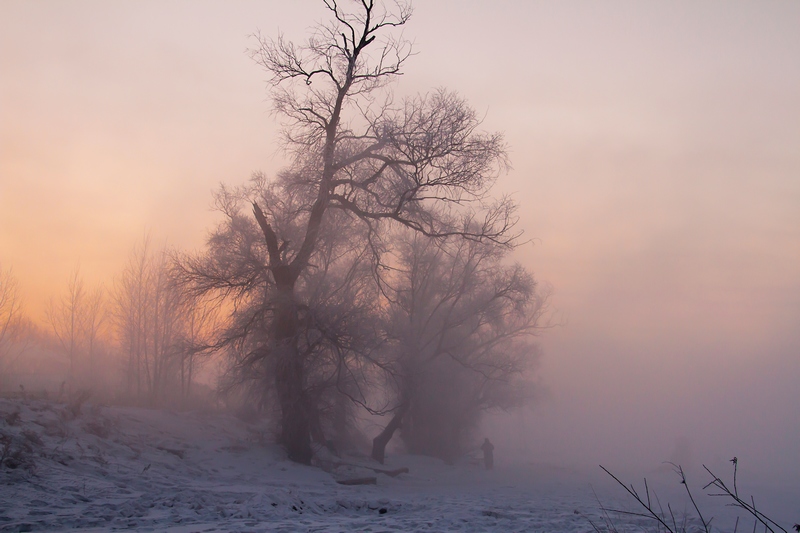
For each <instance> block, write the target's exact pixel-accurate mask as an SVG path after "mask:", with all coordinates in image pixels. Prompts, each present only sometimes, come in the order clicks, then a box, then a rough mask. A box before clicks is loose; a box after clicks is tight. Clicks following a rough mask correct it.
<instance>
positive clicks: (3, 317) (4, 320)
mask: <svg viewBox="0 0 800 533" xmlns="http://www.w3.org/2000/svg"><path fill="white" fill-rule="evenodd" d="M21 322H22V297H21V295H20V292H19V283H18V282H17V278H16V276H14V273H13V271H12V270H11V269H10V268H9V269H8V270H4V269H3V268H2V265H0V386H2V385H3V384H4V382H5V380H6V377H7V376H6V374H7V372H8V367H9V365H10V364H11V360H12V359H14V358H15V356H12V353H19V352H18V350H16V349H15V345H16V344H17V342H18V341H19V339H18V334H19V331H20V326H21Z"/></svg>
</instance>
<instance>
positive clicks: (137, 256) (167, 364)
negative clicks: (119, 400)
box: [113, 238, 191, 403]
mask: <svg viewBox="0 0 800 533" xmlns="http://www.w3.org/2000/svg"><path fill="white" fill-rule="evenodd" d="M113 315H114V320H115V325H116V330H117V338H118V341H119V343H120V345H121V347H122V349H123V351H124V353H125V354H126V355H127V364H126V374H127V379H126V382H127V390H128V393H129V394H133V395H135V396H136V397H137V398H139V399H147V400H148V401H149V402H151V403H159V402H163V401H165V400H166V399H167V397H168V396H171V394H170V392H169V391H171V390H177V388H178V387H179V386H180V378H181V376H180V370H181V368H182V361H183V360H184V357H183V352H182V350H183V349H184V348H185V347H186V344H185V338H186V334H187V333H186V330H187V328H188V327H189V322H190V319H191V318H190V315H191V313H189V312H187V305H186V296H185V295H184V293H183V292H182V291H181V290H180V289H179V288H178V287H177V285H175V283H173V280H172V278H171V276H170V271H169V263H168V253H167V251H166V250H161V251H158V252H155V253H153V252H151V249H150V243H149V239H148V238H145V239H144V241H143V242H142V244H141V245H140V246H137V247H136V248H135V249H134V250H133V252H132V253H131V256H130V259H129V261H128V265H127V266H126V268H125V269H124V270H123V272H122V274H121V276H120V277H119V278H118V279H117V282H116V286H115V291H114V312H113ZM173 385H174V386H175V388H174V389H173Z"/></svg>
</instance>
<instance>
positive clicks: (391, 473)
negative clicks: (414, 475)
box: [372, 466, 408, 477]
mask: <svg viewBox="0 0 800 533" xmlns="http://www.w3.org/2000/svg"><path fill="white" fill-rule="evenodd" d="M372 470H373V472H375V473H376V474H386V475H387V476H389V477H397V476H399V475H400V474H408V468H407V467H405V466H404V467H402V468H396V469H394V470H384V469H382V468H373V469H372Z"/></svg>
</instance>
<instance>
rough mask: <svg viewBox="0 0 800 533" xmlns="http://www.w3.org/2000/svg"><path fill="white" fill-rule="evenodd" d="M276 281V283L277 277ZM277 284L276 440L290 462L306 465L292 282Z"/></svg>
mask: <svg viewBox="0 0 800 533" xmlns="http://www.w3.org/2000/svg"><path fill="white" fill-rule="evenodd" d="M276 278H278V280H280V278H279V276H276ZM280 281H282V280H280ZM280 281H278V283H279V286H278V291H277V292H278V295H277V301H276V302H275V304H276V306H275V307H276V315H275V323H274V335H275V337H274V338H275V344H276V356H277V358H278V360H277V365H276V372H275V387H276V390H277V392H278V401H279V403H280V407H281V431H280V439H281V444H283V446H284V447H285V448H286V452H287V454H288V456H289V459H290V460H292V461H295V462H297V463H302V464H310V463H311V456H312V452H311V429H310V417H309V412H308V409H309V405H308V402H307V398H306V395H305V391H304V387H303V385H304V383H303V362H302V361H301V360H300V354H299V353H298V347H297V330H298V324H297V323H298V319H297V305H296V302H295V301H294V282H293V281H292V282H291V283H289V284H283V283H280Z"/></svg>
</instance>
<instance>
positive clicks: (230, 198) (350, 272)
mask: <svg viewBox="0 0 800 533" xmlns="http://www.w3.org/2000/svg"><path fill="white" fill-rule="evenodd" d="M291 178H292V176H291V175H287V174H282V175H281V176H280V177H279V178H278V179H277V180H276V181H275V182H267V181H266V180H265V179H264V177H263V176H261V175H255V176H254V177H253V179H252V180H251V181H250V182H249V183H248V184H247V185H245V186H243V187H238V188H235V189H229V188H225V187H222V188H221V189H220V190H219V191H218V192H217V193H216V200H217V206H218V208H219V209H220V211H221V212H222V213H223V214H224V215H225V217H224V219H223V221H222V223H221V224H220V225H219V226H218V227H217V229H216V230H215V231H214V233H213V234H212V236H211V238H210V239H209V242H208V247H207V249H206V251H205V252H204V253H202V254H199V255H187V254H184V255H181V256H178V257H177V258H176V261H175V265H174V268H175V270H174V272H175V277H176V279H178V280H180V282H181V287H182V288H183V290H185V291H186V293H187V294H189V295H190V296H192V297H198V298H207V299H210V300H212V301H218V303H219V305H221V306H222V307H225V308H226V309H227V310H228V311H229V316H228V318H227V321H226V326H225V327H224V328H221V329H220V330H218V335H217V336H216V338H215V339H214V341H213V343H211V344H210V345H208V346H207V347H206V348H205V349H206V350H223V351H225V352H226V354H227V360H228V363H229V366H228V368H227V372H226V373H225V376H224V377H223V382H222V385H223V387H222V388H223V391H232V390H234V389H240V388H242V387H244V389H245V393H246V394H247V396H248V397H250V398H252V401H253V402H254V404H255V405H257V406H260V407H265V406H275V407H278V414H279V415H280V404H279V402H278V401H277V398H278V394H279V390H278V387H277V383H276V380H275V374H276V372H277V370H276V369H277V367H278V365H279V364H280V362H281V361H280V355H281V351H280V350H278V349H276V348H277V347H276V343H275V340H274V336H273V334H272V332H273V324H274V321H275V320H276V305H275V300H276V298H277V294H278V293H277V284H276V283H275V282H274V279H273V277H272V276H271V275H270V274H269V271H268V270H267V269H266V268H265V264H267V262H268V261H269V257H268V253H269V252H268V248H267V246H266V243H265V242H264V237H263V233H262V231H261V229H260V227H259V226H258V224H257V223H256V221H255V220H254V219H253V218H252V217H250V216H247V215H246V214H244V213H242V210H243V208H244V207H245V206H248V207H250V208H252V205H253V202H258V203H259V204H261V205H264V206H265V209H266V210H267V212H266V215H265V216H269V217H270V219H271V220H272V226H273V227H274V228H275V231H276V232H277V233H279V234H281V235H283V236H285V237H286V239H287V241H288V240H292V239H294V238H298V237H296V236H297V235H300V234H301V233H302V231H303V229H304V228H303V224H302V223H303V217H302V216H300V215H299V213H302V212H303V211H304V210H307V209H308V205H309V203H310V202H309V201H308V199H307V198H306V196H307V195H306V192H305V191H302V190H298V189H297V188H295V187H294V182H293V181H292V179H291ZM329 220H332V221H334V222H335V223H332V224H327V225H325V226H324V227H322V228H321V230H320V233H319V235H318V239H317V247H316V249H315V251H314V254H313V256H312V262H313V264H314V268H311V269H306V270H304V271H303V272H302V273H301V275H300V277H299V278H298V280H297V282H296V284H295V291H296V292H295V297H296V299H297V301H298V302H300V303H299V304H298V309H297V344H296V346H297V357H298V364H299V365H300V367H301V370H302V374H303V380H304V382H303V388H304V398H303V399H304V401H305V402H306V411H307V413H308V415H307V416H308V421H309V432H310V437H311V438H312V439H313V440H315V441H317V442H319V443H321V444H322V443H325V442H326V441H328V440H329V438H328V437H326V436H325V435H333V437H334V438H333V440H338V441H340V442H345V443H346V441H348V440H349V433H350V431H351V430H352V424H351V423H350V422H351V421H350V420H349V418H350V416H351V414H352V412H351V411H352V409H351V406H352V404H353V403H354V402H355V403H362V404H363V403H364V402H365V401H366V397H365V393H364V391H363V388H364V386H365V385H366V381H367V380H366V377H365V375H364V366H365V364H366V363H365V361H364V360H363V358H364V355H365V354H366V353H367V352H368V351H369V350H370V348H371V347H372V346H374V345H375V343H376V342H377V341H376V332H377V328H376V327H374V325H373V322H374V318H375V317H376V313H375V311H374V307H375V305H376V303H377V300H378V298H377V293H376V289H377V288H376V286H375V285H374V283H372V278H371V267H372V264H371V261H370V260H369V259H370V258H371V255H370V253H369V248H368V246H367V240H366V234H365V231H364V229H363V228H360V227H359V226H358V225H357V224H355V223H354V221H353V220H352V219H351V218H349V217H347V216H346V214H344V213H341V212H340V213H337V214H332V216H331V217H329ZM215 299H216V300H215ZM224 302H227V303H224Z"/></svg>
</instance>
